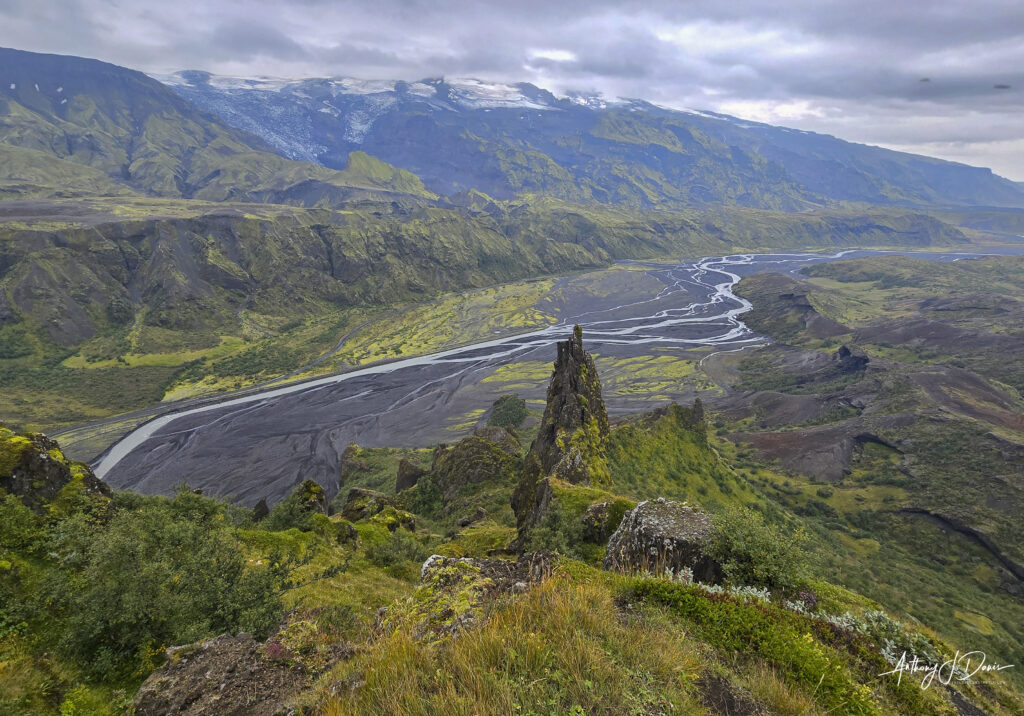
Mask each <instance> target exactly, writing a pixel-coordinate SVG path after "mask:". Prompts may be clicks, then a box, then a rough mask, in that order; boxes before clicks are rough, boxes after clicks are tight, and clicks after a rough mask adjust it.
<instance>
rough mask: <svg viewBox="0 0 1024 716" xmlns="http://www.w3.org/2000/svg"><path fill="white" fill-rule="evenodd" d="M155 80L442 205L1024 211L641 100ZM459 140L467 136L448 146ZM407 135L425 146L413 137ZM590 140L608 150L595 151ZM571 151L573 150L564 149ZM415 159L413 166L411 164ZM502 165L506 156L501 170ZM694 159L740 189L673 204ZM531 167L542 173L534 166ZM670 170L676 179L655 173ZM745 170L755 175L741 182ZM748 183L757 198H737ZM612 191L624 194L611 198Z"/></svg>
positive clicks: (346, 82) (229, 118)
mask: <svg viewBox="0 0 1024 716" xmlns="http://www.w3.org/2000/svg"><path fill="white" fill-rule="evenodd" d="M154 77H156V78H157V79H159V80H160V81H162V82H164V83H166V84H167V85H168V86H170V87H171V88H172V89H173V90H175V91H176V92H178V93H179V94H181V95H182V96H184V97H187V98H188V99H190V100H191V101H193V102H195V103H196V104H198V105H199V106H202V107H204V108H206V109H207V110H209V111H212V112H215V113H217V114H218V115H219V116H221V117H222V118H223V119H224V120H225V121H226V122H228V123H229V124H235V125H236V126H244V127H245V128H246V129H247V130H248V131H251V132H253V133H255V134H258V135H260V136H261V137H262V138H263V139H264V140H265V141H267V142H268V143H270V144H272V145H274V146H275V147H277V148H278V150H279V151H281V152H283V153H285V154H286V155H288V156H292V157H293V158H302V159H306V160H308V161H318V162H320V163H321V164H324V165H325V166H333V165H334V164H335V163H336V162H337V156H336V155H338V154H339V152H340V151H341V148H351V147H354V146H361V147H364V148H365V150H366V151H368V152H369V153H371V154H374V155H377V156H380V157H381V158H382V159H383V160H384V161H388V162H389V163H392V164H395V165H396V166H401V167H402V168H405V169H408V170H410V171H412V172H413V173H416V174H418V175H420V176H421V177H423V178H424V180H425V181H426V182H427V183H428V184H429V185H431V188H432V189H434V190H435V191H438V193H453V192H457V191H461V190H465V189H468V188H476V189H479V190H481V191H484V192H486V193H489V194H492V195H495V196H497V197H498V198H509V197H510V196H512V195H521V194H523V193H528V192H529V191H530V190H531V189H532V187H531V186H530V185H529V184H528V183H526V185H525V186H523V185H522V184H523V183H524V176H525V178H526V179H529V178H530V175H531V174H532V173H540V172H541V171H542V169H544V170H547V171H549V172H550V171H552V170H553V171H554V172H555V173H557V172H558V171H562V172H563V173H564V172H568V173H569V175H570V177H568V179H571V181H569V182H568V184H566V183H562V184H559V183H557V182H556V184H555V186H554V191H555V192H556V194H557V195H559V196H562V198H568V199H574V198H580V197H581V196H582V197H583V198H589V199H593V200H597V201H604V202H609V203H626V204H632V205H637V206H648V205H657V204H659V203H665V202H666V201H667V202H669V203H673V202H674V203H684V204H689V205H698V204H705V203H715V202H717V201H724V202H726V203H738V204H740V205H748V206H760V207H761V208H788V209H797V208H801V207H803V208H806V206H812V205H815V204H821V203H827V202H837V201H838V202H844V201H859V202H868V203H882V204H896V205H920V204H923V203H940V204H942V203H949V204H961V205H962V204H969V205H978V204H980V205H987V204H994V205H1006V206H1024V193H1021V191H1020V187H1019V186H1018V183H1016V182H1011V181H1010V180H1008V179H1005V178H1003V177H999V176H998V175H995V174H994V173H993V172H992V171H991V170H989V169H985V168H978V167H971V166H969V165H966V164H961V163H956V162H949V161H946V160H942V159H936V158H932V157H925V156H921V155H914V154H909V153H905V152H897V151H893V150H889V149H885V148H882V147H876V146H873V145H867V144H858V143H854V142H847V141H845V140H842V139H838V138H835V137H832V136H830V135H825V134H820V133H816V132H809V131H805V130H799V129H792V128H787V127H775V126H773V125H769V124H764V123H761V122H755V121H749V120H743V119H739V118H736V117H731V116H729V115H725V114H721V113H716V112H706V111H701V110H692V109H691V110H676V109H670V108H666V107H660V106H658V105H655V104H652V103H650V102H647V101H645V100H638V99H627V98H617V99H608V98H602V97H598V96H595V95H585V94H575V93H569V94H567V95H565V96H562V97H559V96H556V95H554V94H553V93H551V92H549V91H548V90H545V89H542V88H539V87H536V86H535V85H531V84H529V83H502V82H494V83H486V82H482V81H480V80H473V79H465V78H460V79H452V80H443V79H428V80H420V81H414V82H405V81H392V80H388V81H382V80H357V79H354V78H346V77H326V78H311V79H294V80H286V79H280V78H235V77H227V76H217V75H212V74H210V73H206V72H200V71H196V70H186V71H181V72H177V73H173V74H169V75H168V74H164V75H154ZM268 107H272V108H273V109H272V110H270V109H267V108H268ZM261 112H268V113H270V114H272V115H273V117H274V118H275V120H277V121H276V122H275V123H274V124H273V125H272V126H271V125H270V124H269V123H268V122H264V121H261V116H260V115H261ZM456 115H457V116H456ZM607 117H611V118H613V119H614V123H613V124H614V125H616V126H611V127H608V126H605V125H604V124H602V122H603V120H602V118H607ZM453 118H454V119H453ZM637 118H639V119H637ZM523 122H525V124H527V125H529V126H528V127H527V130H528V131H525V132H523V131H519V128H518V127H517V126H516V125H517V123H523ZM399 127H401V128H404V130H405V132H404V136H402V139H401V142H396V143H393V144H391V143H389V141H388V139H387V136H385V135H386V134H387V133H388V132H390V133H392V134H395V132H396V130H397V129H398V128H399ZM455 129H462V130H464V135H468V136H455V137H453V136H451V135H452V133H453V132H454V130H455ZM417 131H418V132H420V134H421V135H422V136H417ZM672 135H674V136H672ZM570 139H571V141H570ZM595 139H597V140H605V141H604V144H603V145H602V144H601V143H600V142H594V140H595ZM638 142H639V143H641V144H642V145H643V146H644V147H646V149H647V151H648V152H653V153H654V154H655V155H660V156H655V157H654V158H653V159H650V158H648V159H644V158H642V157H638V156H636V155H635V154H629V153H628V152H625V153H623V151H622V150H623V145H636V144H637V143H638ZM573 143H575V145H576V146H568V145H572V144H573ZM588 143H593V144H594V147H597V148H600V149H603V150H604V151H613V150H614V151H618V152H619V153H620V154H622V156H621V157H620V158H621V159H622V161H621V162H619V163H618V165H617V166H606V165H605V164H602V163H601V162H596V163H595V162H594V161H588V160H587V150H588V147H587V144H588ZM474 146H477V148H479V146H483V147H484V148H485V151H483V154H485V155H486V158H487V159H488V160H491V161H490V164H489V165H488V167H487V171H486V172H478V173H477V174H476V175H472V172H470V174H471V175H472V178H473V179H475V180H476V184H475V185H474V186H468V185H467V184H466V181H465V179H466V177H463V176H461V175H460V174H459V173H457V172H456V173H454V174H452V173H450V174H449V175H448V176H442V175H441V174H440V173H436V172H435V173H433V174H432V173H431V172H432V171H433V169H432V166H434V165H438V164H440V165H448V167H449V169H453V170H454V169H457V170H459V172H462V173H463V174H464V173H466V172H467V171H470V167H468V164H469V161H468V158H467V159H466V160H462V159H460V157H459V152H462V153H468V154H469V155H473V153H474ZM416 147H419V150H420V153H419V154H417V153H416V152H415V151H413V150H414V149H416ZM431 147H435V148H436V151H431ZM737 152H738V153H739V156H736V154H737ZM502 153H505V154H508V155H509V156H507V157H502V156H501V155H502ZM702 154H703V156H704V158H705V159H707V160H711V159H713V160H714V162H717V163H719V164H722V165H724V166H727V167H728V168H729V170H730V174H731V176H730V178H731V179H732V180H733V183H737V182H739V183H740V189H736V190H735V191H732V192H731V193H730V192H729V191H726V190H725V189H724V187H726V186H727V184H728V182H726V183H723V182H722V181H715V179H716V177H714V175H713V174H712V175H710V178H711V179H712V181H710V182H705V183H708V186H707V187H704V189H705V190H706V193H705V194H700V193H697V194H694V193H692V192H691V193H688V194H685V195H682V194H679V193H678V192H676V193H673V192H672V191H671V190H669V189H667V188H666V187H665V186H662V185H663V184H665V183H666V181H668V182H669V183H671V180H673V179H680V178H687V177H688V178H690V179H694V180H700V179H704V180H707V179H708V175H707V172H704V173H700V172H698V173H696V174H687V173H686V168H685V160H686V157H687V156H690V157H691V158H694V157H698V158H699V157H700V156H701V155H702ZM616 156H618V155H616ZM476 158H477V160H479V159H480V157H476ZM460 161H461V163H460ZM531 161H532V164H531ZM537 162H540V165H537V166H533V165H534V164H536V163H537ZM659 162H660V164H659ZM666 162H668V164H671V165H672V166H670V167H666V166H662V164H665V163H666ZM673 163H674V164H673ZM541 165H543V166H541ZM748 165H749V166H748ZM623 166H625V167H626V169H625V170H623ZM680 167H682V169H680ZM631 168H632V169H631ZM616 169H618V170H619V171H620V173H621V172H622V171H626V172H627V173H630V172H632V173H630V176H629V179H630V181H629V182H622V181H619V182H615V181H613V180H612V178H609V177H605V176H602V172H608V171H614V170H616ZM751 169H753V170H754V173H753V174H751V175H749V176H748V175H746V174H744V173H743V172H744V171H750V170H751ZM759 169H760V170H761V171H760V173H758V171H757V170H759ZM673 171H674V172H675V173H673ZM772 172H774V173H772ZM563 178H565V177H563ZM588 180H589V181H588ZM517 182H518V184H517ZM780 182H781V183H783V184H787V183H788V184H791V185H792V186H783V187H781V188H777V189H775V190H771V188H770V187H765V186H762V185H763V184H765V183H776V184H778V183H780ZM549 183H550V182H549ZM698 183H699V181H698ZM751 183H753V185H754V186H757V187H759V188H760V191H761V192H762V194H763V195H758V193H757V192H751V191H747V192H746V193H744V191H743V189H744V188H746V189H749V187H747V185H748V184H751ZM967 184H975V185H978V186H977V187H974V188H972V187H968V186H966V185H967ZM570 185H571V186H570ZM629 185H635V186H629ZM547 188H548V189H549V190H551V187H550V186H549V187H547ZM616 189H618V190H619V192H620V194H622V192H625V193H624V194H622V195H616V194H615V191H616ZM747 194H751V195H750V196H748V195H747Z"/></svg>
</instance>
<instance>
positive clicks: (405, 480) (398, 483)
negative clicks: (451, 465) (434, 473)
mask: <svg viewBox="0 0 1024 716" xmlns="http://www.w3.org/2000/svg"><path fill="white" fill-rule="evenodd" d="M426 474H427V471H426V470H424V469H423V468H422V467H417V466H416V465H413V464H412V463H411V462H409V461H408V460H406V459H405V458H404V457H403V458H402V459H401V460H399V461H398V474H397V475H396V476H395V492H401V491H402V490H408V489H409V488H410V487H412V486H413V485H415V484H416V483H417V482H419V480H420V478H421V477H423V476H424V475H426Z"/></svg>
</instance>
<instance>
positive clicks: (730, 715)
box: [697, 674, 771, 716]
mask: <svg viewBox="0 0 1024 716" xmlns="http://www.w3.org/2000/svg"><path fill="white" fill-rule="evenodd" d="M697 688H698V690H699V692H700V699H701V701H703V702H704V705H705V706H707V707H708V710H710V711H711V713H714V714H719V716H769V714H771V711H769V710H768V707H767V706H765V705H764V704H762V703H761V702H760V701H758V700H757V699H755V698H754V697H753V696H751V695H750V694H749V693H747V691H746V690H745V689H743V688H742V687H740V686H737V685H735V684H733V683H732V682H731V681H729V680H728V679H727V678H725V677H724V676H716V675H713V674H704V675H703V676H701V677H700V679H699V680H698V681H697Z"/></svg>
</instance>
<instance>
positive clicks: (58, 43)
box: [0, 0, 1024, 181]
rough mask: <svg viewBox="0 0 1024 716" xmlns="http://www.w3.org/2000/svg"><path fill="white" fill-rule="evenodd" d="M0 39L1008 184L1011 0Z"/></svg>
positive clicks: (258, 13) (154, 4)
mask: <svg viewBox="0 0 1024 716" xmlns="http://www.w3.org/2000/svg"><path fill="white" fill-rule="evenodd" d="M0 45H3V46H7V47H16V48H19V49H25V50H35V51H40V52H58V53H65V54H75V55H83V56H87V57H95V58H98V59H102V60H106V61H109V62H114V63H117V64H121V65H126V66H129V67H134V68H137V69H141V70H145V71H150V72H166V71H171V70H179V69H204V70H208V71H210V72H214V73H220V74H243V75H270V76H277V77H305V76H324V75H346V76H351V77H360V78H381V79H406V80H414V79H420V78H423V77H436V76H442V75H443V76H448V77H457V76H470V77H478V78H481V79H495V80H498V79H500V80H506V81H528V82H533V83H534V84H537V85H540V86H542V87H545V88H547V89H550V90H552V91H555V92H564V91H567V90H584V91H598V92H602V93H605V94H607V95H612V96H625V97H641V98H643V99H647V100H650V101H652V102H656V103H658V104H662V105H666V106H671V107H689V108H695V109H711V110H716V111H721V112H726V113H728V114H734V115H738V116H740V117H744V118H748V119H755V120H760V121H765V122H771V123H774V124H783V125H786V126H791V127H798V128H801V129H809V130H814V131H820V132H826V133H829V134H834V135H837V136H840V137H843V138H844V139H850V140H853V141H860V142H867V143H871V144H881V145H884V146H888V147H893V148H898V149H904V150H907V151H913V152H918V153H922V154H930V155H933V156H939V157H943V158H947V159H953V160H957V161H963V162H967V163H970V164H976V165H979V166H989V167H992V168H993V169H994V170H995V171H996V172H997V173H999V174H1002V175H1003V176H1007V177H1010V178H1011V179H1015V180H1017V181H1024V2H1022V0H961V1H960V2H952V1H950V0H862V1H861V2H850V1H843V2H839V1H836V0H773V1H772V2H760V1H759V2H754V1H753V0H708V1H705V0H651V1H649V2H628V1H622V2H605V1H604V0H586V1H581V0H568V1H561V2H560V1H559V0H504V1H501V2H496V1H492V2H463V1H459V0H376V1H375V2H350V1H330V0H205V1H204V2H195V1H194V0H178V1H177V2H172V1H168V0H159V1H153V0H0Z"/></svg>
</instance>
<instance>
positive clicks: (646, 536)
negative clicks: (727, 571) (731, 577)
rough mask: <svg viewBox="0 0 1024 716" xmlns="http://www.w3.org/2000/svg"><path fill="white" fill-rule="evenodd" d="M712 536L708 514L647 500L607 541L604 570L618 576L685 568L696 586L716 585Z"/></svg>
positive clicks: (718, 569)
mask: <svg viewBox="0 0 1024 716" xmlns="http://www.w3.org/2000/svg"><path fill="white" fill-rule="evenodd" d="M713 533H714V525H713V524H712V522H711V516H710V515H709V514H708V513H706V512H704V511H702V510H698V509H695V508H694V507H691V506H690V505H687V504H686V503H680V502H673V501H671V500H666V499H664V498H662V497H659V498H658V499H657V500H647V501H644V502H641V503H640V504H638V505H637V506H636V507H635V508H634V509H632V510H630V511H629V512H627V513H626V515H625V516H624V517H623V518H622V522H621V524H619V528H618V529H617V530H615V534H613V535H612V536H611V539H610V540H609V541H608V551H607V553H606V555H605V558H604V567H605V569H612V570H616V571H620V572H638V571H644V570H647V571H651V572H662V571H665V570H666V569H671V570H672V571H673V572H679V571H680V570H682V569H684V568H688V569H691V570H693V578H694V579H695V580H697V581H699V582H707V583H715V582H719V581H721V579H722V568H721V565H719V564H718V563H717V562H716V561H715V560H714V559H712V558H711V557H709V556H708V555H707V547H708V544H709V542H710V540H711V537H712V534H713Z"/></svg>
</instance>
